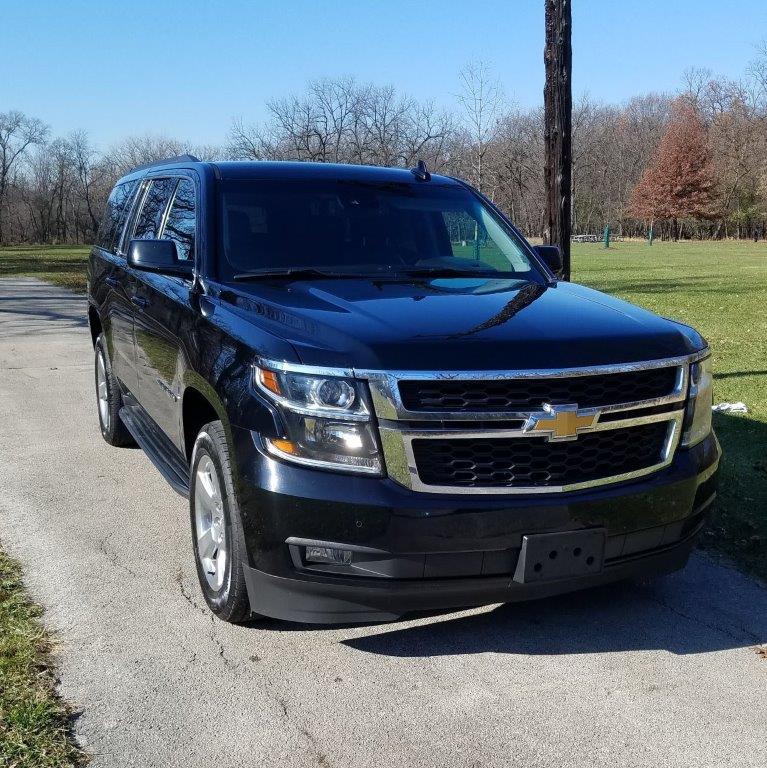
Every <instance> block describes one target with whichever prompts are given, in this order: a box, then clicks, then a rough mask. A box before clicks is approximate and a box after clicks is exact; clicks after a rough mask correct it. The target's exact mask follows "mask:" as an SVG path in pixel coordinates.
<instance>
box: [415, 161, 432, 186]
mask: <svg viewBox="0 0 767 768" xmlns="http://www.w3.org/2000/svg"><path fill="white" fill-rule="evenodd" d="M410 173H412V174H413V176H415V177H416V179H418V181H431V174H430V173H429V169H428V168H427V167H426V163H424V161H423V160H419V161H418V165H417V166H416V167H415V168H411V169H410Z"/></svg>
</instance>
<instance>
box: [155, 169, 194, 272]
mask: <svg viewBox="0 0 767 768" xmlns="http://www.w3.org/2000/svg"><path fill="white" fill-rule="evenodd" d="M196 224H197V217H196V210H195V204H194V182H193V181H192V180H191V179H187V178H182V179H179V182H178V185H177V186H176V192H175V194H174V195H173V201H172V202H171V204H170V210H169V211H168V216H167V218H166V220H165V228H164V229H163V232H162V239H163V240H173V242H174V243H175V244H176V251H177V253H178V259H179V261H191V260H193V259H194V236H195V229H196Z"/></svg>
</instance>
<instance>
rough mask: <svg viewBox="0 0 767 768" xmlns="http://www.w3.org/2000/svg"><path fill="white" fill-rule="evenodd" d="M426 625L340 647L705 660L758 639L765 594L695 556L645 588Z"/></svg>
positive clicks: (613, 589)
mask: <svg viewBox="0 0 767 768" xmlns="http://www.w3.org/2000/svg"><path fill="white" fill-rule="evenodd" d="M735 590H737V591H735ZM410 618H411V619H412V618H413V617H410ZM422 618H423V617H422ZM431 618H432V619H433V620H432V621H431V622H429V623H423V621H422V620H421V621H419V622H418V623H417V624H415V625H410V626H407V627H401V628H396V629H392V630H390V631H385V632H381V631H380V629H381V626H380V625H379V626H378V627H377V628H376V631H375V632H373V633H371V634H368V635H365V636H358V637H353V638H349V639H346V640H344V641H343V643H344V644H345V645H346V646H348V647H349V648H353V649H355V650H358V651H364V652H367V653H374V654H381V655H386V656H398V657H429V656H447V655H460V654H474V653H487V652H495V653H512V654H525V655H559V654H579V653H610V652H620V651H641V650H666V651H668V652H670V653H673V654H680V655H684V654H697V653H710V652H712V651H721V650H727V649H733V648H742V647H750V646H756V645H761V644H762V643H764V642H767V590H766V589H764V588H762V587H761V586H760V585H759V584H757V583H756V582H753V581H751V580H749V579H748V578H747V577H745V576H743V575H742V574H740V573H738V572H737V571H734V570H731V569H729V568H726V567H722V566H718V565H715V564H714V563H712V562H711V561H709V560H708V559H707V558H705V557H704V556H701V555H696V556H695V557H694V558H693V560H692V561H691V562H690V564H689V565H688V568H687V570H686V571H684V572H683V573H682V574H678V575H674V576H671V577H667V578H665V579H659V580H658V581H656V582H652V583H649V584H636V583H630V582H626V583H620V584H615V585H610V586H606V587H600V588H597V589H591V590H587V591H584V592H578V593H573V594H570V595H563V596H559V597H555V598H549V599H546V600H539V601H535V602H529V603H515V604H507V605H502V606H498V607H496V608H491V609H488V610H485V611H482V612H479V613H472V614H471V615H466V614H465V613H463V614H462V615H460V616H458V617H456V618H450V614H442V615H439V616H432V617H431ZM367 629H371V628H370V627H368V628H367Z"/></svg>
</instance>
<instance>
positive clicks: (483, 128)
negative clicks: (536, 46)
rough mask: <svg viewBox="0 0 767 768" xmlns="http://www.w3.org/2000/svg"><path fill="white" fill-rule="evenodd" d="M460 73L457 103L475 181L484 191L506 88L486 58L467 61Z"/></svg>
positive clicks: (477, 186) (475, 184)
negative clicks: (485, 170)
mask: <svg viewBox="0 0 767 768" xmlns="http://www.w3.org/2000/svg"><path fill="white" fill-rule="evenodd" d="M458 77H459V81H460V84H461V91H460V93H459V94H458V103H459V104H460V105H461V108H462V111H463V116H464V119H465V121H466V127H467V130H468V133H469V138H470V142H471V150H470V152H471V158H472V160H471V165H472V181H473V183H474V186H475V187H476V188H477V189H478V190H479V191H480V192H484V191H485V190H484V188H483V184H484V182H485V178H484V173H483V172H484V166H485V162H486V159H487V153H488V151H489V150H490V148H491V146H492V144H493V141H494V140H495V138H496V136H497V134H498V120H499V117H500V113H501V107H502V105H503V99H504V96H503V88H502V87H501V84H500V82H499V80H498V78H496V77H495V76H494V75H493V74H492V71H491V69H490V66H489V65H488V64H487V63H486V62H483V61H475V62H472V63H470V64H468V65H467V66H466V67H465V68H464V69H462V70H461V72H460V74H459V76H458Z"/></svg>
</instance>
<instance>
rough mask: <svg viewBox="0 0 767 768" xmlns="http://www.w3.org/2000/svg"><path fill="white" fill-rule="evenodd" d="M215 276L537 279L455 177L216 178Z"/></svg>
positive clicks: (520, 248) (511, 240) (509, 235)
mask: <svg viewBox="0 0 767 768" xmlns="http://www.w3.org/2000/svg"><path fill="white" fill-rule="evenodd" d="M221 214H222V215H221V230H220V233H221V235H220V245H221V252H222V253H223V257H224V258H223V259H221V262H222V263H221V271H222V273H223V274H222V275H221V277H222V278H223V279H224V280H231V279H249V278H251V277H258V276H259V274H263V273H275V274H279V273H281V272H287V271H290V273H291V274H293V275H297V276H299V277H300V276H301V274H300V273H301V272H305V271H306V270H312V273H309V272H306V273H305V275H304V276H307V277H322V276H323V274H318V273H327V274H329V275H333V276H341V277H343V276H351V275H354V276H371V277H376V278H380V277H391V278H396V277H407V276H416V275H421V274H423V275H427V276H428V275H435V276H437V275H440V274H441V275H443V276H452V275H454V274H455V275H456V276H460V275H464V274H466V275H487V276H489V277H493V278H501V277H508V278H516V279H524V280H532V281H535V282H542V281H543V276H542V275H541V273H540V271H539V270H538V269H537V267H536V266H535V264H534V262H533V261H532V259H531V257H529V256H528V253H527V249H526V248H525V246H524V244H523V243H522V241H521V240H520V239H519V238H518V237H517V236H516V235H514V233H513V232H512V231H511V230H509V229H507V227H505V226H504V225H503V224H502V223H501V222H500V221H499V219H498V218H497V217H496V216H495V215H494V214H493V213H492V212H491V211H490V210H489V209H488V208H487V207H485V206H484V205H483V204H482V202H481V201H480V200H479V198H478V197H476V196H475V195H473V194H472V193H471V192H470V191H469V190H467V189H464V188H462V187H457V186H441V185H439V184H431V183H420V184H419V183H410V184H408V183H403V184H399V183H364V182H349V181H327V180H321V181H273V180H268V181H224V182H222V183H221Z"/></svg>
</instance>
